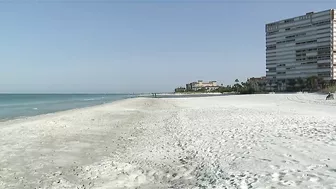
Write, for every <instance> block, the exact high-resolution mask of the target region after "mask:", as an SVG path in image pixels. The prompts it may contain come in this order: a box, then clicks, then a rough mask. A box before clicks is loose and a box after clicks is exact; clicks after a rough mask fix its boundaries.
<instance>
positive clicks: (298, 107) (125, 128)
mask: <svg viewBox="0 0 336 189" xmlns="http://www.w3.org/2000/svg"><path fill="white" fill-rule="evenodd" d="M335 107H336V101H332V100H331V101H326V100H325V95H317V94H265V95H238V96H216V97H192V98H169V99H165V98H133V99H127V100H122V101H117V102H113V103H110V104H104V105H100V106H95V107H89V108H83V109H77V110H69V111H64V112H58V113H54V114H48V115H41V116H36V117H30V118H25V119H18V120H11V121H5V122H2V123H0V144H1V145H0V188H6V189H8V188H48V189H49V188H54V189H56V188H62V189H63V188H113V189H114V188H144V189H147V188H153V189H154V188H241V189H250V188H305V189H306V188H336V126H335V123H336V115H335V112H334V111H335V110H336V109H335Z"/></svg>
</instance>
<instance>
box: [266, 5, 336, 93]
mask: <svg viewBox="0 0 336 189" xmlns="http://www.w3.org/2000/svg"><path fill="white" fill-rule="evenodd" d="M265 33H266V77H267V79H269V80H272V81H270V83H271V85H272V86H273V87H274V88H276V87H277V85H278V84H279V83H284V82H285V81H286V80H288V79H297V78H303V79H304V78H307V77H310V76H318V77H321V78H323V79H324V80H335V79H336V67H335V66H336V37H335V36H336V12H335V11H334V9H330V10H326V11H321V12H309V13H306V14H305V15H300V16H297V17H293V18H288V19H285V20H280V21H277V22H272V23H269V24H266V26H265Z"/></svg>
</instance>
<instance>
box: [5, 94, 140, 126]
mask: <svg viewBox="0 0 336 189" xmlns="http://www.w3.org/2000/svg"><path fill="white" fill-rule="evenodd" d="M132 97H136V96H135V95H125V94H0V121H5V120H10V119H15V118H19V117H29V116H36V115H40V114H47V113H53V112H58V111H64V110H70V109H75V108H83V107H89V106H94V105H99V104H104V103H108V102H112V101H116V100H122V99H126V98H132Z"/></svg>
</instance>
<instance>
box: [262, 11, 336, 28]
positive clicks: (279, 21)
mask: <svg viewBox="0 0 336 189" xmlns="http://www.w3.org/2000/svg"><path fill="white" fill-rule="evenodd" d="M332 10H335V9H328V10H323V11H318V12H307V13H306V14H304V15H300V16H295V17H291V18H285V19H281V20H278V21H275V22H270V23H267V24H266V26H272V25H273V24H281V23H285V21H287V20H293V19H297V18H300V17H302V16H307V15H311V14H318V13H323V12H329V11H332Z"/></svg>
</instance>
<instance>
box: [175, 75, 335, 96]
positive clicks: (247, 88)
mask: <svg viewBox="0 0 336 189" xmlns="http://www.w3.org/2000/svg"><path fill="white" fill-rule="evenodd" d="M234 83H235V84H234V85H227V86H219V87H218V89H216V90H212V91H208V90H207V89H206V88H202V89H199V90H197V91H193V90H191V91H188V90H186V89H185V88H177V89H175V92H177V93H237V94H255V93H268V92H300V91H307V92H323V93H328V92H336V82H332V81H326V80H323V78H321V77H318V76H311V77H308V78H296V79H294V78H293V79H287V80H281V81H272V80H265V79H264V80H255V79H253V78H252V79H248V80H247V81H245V82H240V81H239V80H238V79H235V81H234Z"/></svg>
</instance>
